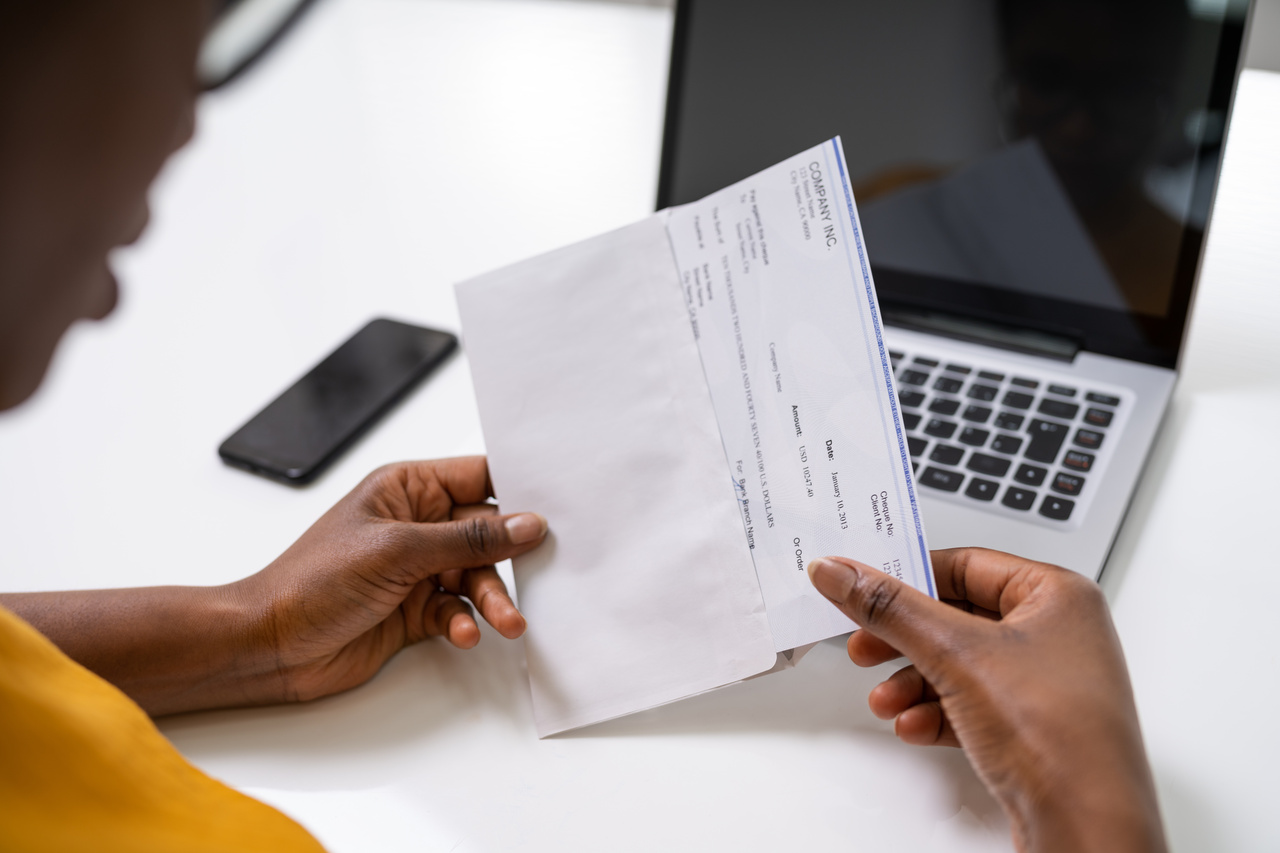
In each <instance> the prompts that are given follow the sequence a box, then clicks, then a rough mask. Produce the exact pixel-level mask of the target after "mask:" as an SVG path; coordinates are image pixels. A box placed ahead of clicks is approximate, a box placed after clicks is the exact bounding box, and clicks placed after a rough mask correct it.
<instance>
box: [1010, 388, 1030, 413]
mask: <svg viewBox="0 0 1280 853" xmlns="http://www.w3.org/2000/svg"><path fill="white" fill-rule="evenodd" d="M1034 400H1035V397H1032V396H1031V395H1030V394H1019V393H1018V392H1017V391H1010V392H1009V393H1008V394H1005V395H1004V404H1005V405H1006V406H1008V407H1009V408H1011V409H1029V408H1031V403H1032V402H1033V401H1034Z"/></svg>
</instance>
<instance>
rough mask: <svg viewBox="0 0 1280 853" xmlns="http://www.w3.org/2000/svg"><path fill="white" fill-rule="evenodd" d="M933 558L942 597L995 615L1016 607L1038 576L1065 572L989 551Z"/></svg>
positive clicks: (941, 553)
mask: <svg viewBox="0 0 1280 853" xmlns="http://www.w3.org/2000/svg"><path fill="white" fill-rule="evenodd" d="M930 556H931V557H932V558H933V577H934V579H935V580H936V581H937V584H938V597H939V598H943V599H954V600H956V601H968V602H971V603H973V604H975V605H977V606H978V607H981V608H983V609H985V610H988V611H991V612H994V613H1008V612H1009V611H1010V610H1012V609H1013V608H1014V607H1015V606H1017V604H1018V603H1019V602H1020V601H1022V600H1023V599H1025V598H1026V596H1027V594H1028V593H1029V592H1030V591H1031V589H1033V588H1034V586H1035V580H1036V579H1037V578H1038V577H1040V576H1043V575H1044V574H1045V573H1053V572H1064V571H1066V569H1061V568H1058V567H1057V566H1051V565H1049V564H1048V563H1036V562H1033V561H1031V560H1025V559H1023V558H1022V557H1015V556H1014V555H1013V554H1005V553H1003V552H1001V551H991V550H988V549H986V548H951V549H949V550H945V551H934V552H932V554H931V555H930Z"/></svg>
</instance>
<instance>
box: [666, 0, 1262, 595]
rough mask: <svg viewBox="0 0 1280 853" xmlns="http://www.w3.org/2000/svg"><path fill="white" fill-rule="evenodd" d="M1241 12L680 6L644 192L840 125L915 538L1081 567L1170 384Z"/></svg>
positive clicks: (1105, 531) (692, 185) (1095, 568)
mask: <svg viewBox="0 0 1280 853" xmlns="http://www.w3.org/2000/svg"><path fill="white" fill-rule="evenodd" d="M1248 12H1249V8H1248V6H1247V5H1245V4H1238V3H1235V2H1227V0H1217V2H1215V0H960V2H957V0H895V2H883V0H881V2H871V0H788V2H785V3H783V2H779V0H678V4H677V9H676V20H675V32H674V39H673V46H672V56H671V72H670V81H669V91H668V101H667V114H666V123H665V131H664V140H663V152H662V168H661V176H660V180H659V197H658V207H659V208H664V207H668V206H670V205H673V204H682V203H686V202H691V201H695V200H697V199H700V198H702V197H704V196H706V195H708V194H710V193H711V192H713V191H715V190H717V189H719V188H720V187H723V186H728V185H729V184H732V183H734V182H735V181H738V180H740V179H742V178H744V177H747V176H749V175H751V174H754V173H755V172H757V171H760V170H761V169H763V168H765V167H767V166H769V165H770V164H772V163H775V162H778V161H781V160H783V159H785V158H786V157H788V156H790V155H792V154H794V153H795V152H796V151H801V150H804V149H806V148H807V147H809V146H812V145H813V144H815V143H817V142H819V141H821V140H824V139H828V138H830V137H833V136H836V135H839V136H841V137H842V139H843V142H844V148H845V153H846V157H847V160H848V164H849V171H850V179H851V182H852V184H853V187H854V194H855V196H856V199H857V204H858V212H859V218H860V220H861V226H862V229H863V231H864V235H865V239H866V245H867V250H868V254H869V259H870V262H871V267H872V271H873V275H874V277H875V281H876V288H877V291H878V293H879V297H880V302H881V306H882V308H883V313H884V320H885V323H886V330H885V337H886V341H887V343H888V344H889V345H890V349H891V353H892V358H893V363H894V369H895V374H896V381H897V391H898V394H899V398H900V400H901V403H902V412H903V421H904V427H906V429H907V430H908V435H909V444H910V450H911V454H912V462H913V467H914V468H915V474H916V479H917V483H918V485H919V489H918V491H919V493H920V496H921V511H922V514H923V517H924V521H925V525H926V530H927V533H928V536H929V543H930V545H931V546H932V547H935V548H946V547H952V546H962V545H981V546H986V547H990V548H996V549H999V550H1003V551H1010V552H1013V553H1017V554H1021V555H1023V556H1026V557H1029V558H1032V559H1037V560H1043V561H1046V562H1050V563H1055V564H1058V565H1061V566H1066V567H1068V568H1071V569H1074V570H1076V571H1078V572H1080V573H1082V574H1086V575H1089V576H1091V577H1094V578H1097V577H1098V576H1099V575H1100V574H1101V572H1102V568H1103V565H1104V564H1105V562H1106V558H1107V555H1108V553H1109V551H1110V549H1111V546H1112V543H1113V542H1114V540H1115V537H1116V533H1117V531H1118V530H1119V526H1120V523H1121V521H1122V519H1123V517H1124V514H1125V511H1126V509H1127V507H1128V504H1129V502H1130V500H1131V498H1132V496H1133V493H1134V488H1135V486H1136V484H1137V481H1138V477H1139V475H1140V474H1141V471H1142V468H1143V464H1144V462H1145V460H1146V458H1147V456H1148V454H1149V453H1150V450H1151V447H1152V444H1153V443H1154V441H1155V438H1156V435H1157V432H1158V430H1159V427H1160V423H1161V420H1162V418H1163V416H1164V413H1165V410H1166V408H1167V407H1168V404H1169V400H1170V396H1171V394H1172V391H1173V387H1174V383H1175V381H1176V378H1177V369H1178V361H1179V356H1180V353H1181V350H1182V346H1183V342H1184V339H1185V332H1186V328H1187V321H1188V317H1189V312H1190V308H1191V303H1192V295H1193V292H1194V287H1195V281H1196V276H1197V272H1198V268H1199V265H1200V259H1201V255H1202V253H1203V249H1204V243H1205V239H1204V238H1205V232H1206V229H1207V228H1208V225H1209V220H1210V214H1211V212H1212V204H1213V197H1214V190H1215V187H1216V183H1217V179H1218V173H1219V163H1220V160H1221V156H1222V152H1223V147H1224V141H1225V136H1226V129H1227V125H1228V119H1229V115H1230V107H1231V100H1232V95H1233V92H1234V89H1235V85H1236V80H1237V78H1238V73H1239V65H1240V58H1241V53H1242V50H1241V48H1242V43H1243V41H1244V36H1245V32H1246V29H1247V17H1248ZM854 556H856V555H854Z"/></svg>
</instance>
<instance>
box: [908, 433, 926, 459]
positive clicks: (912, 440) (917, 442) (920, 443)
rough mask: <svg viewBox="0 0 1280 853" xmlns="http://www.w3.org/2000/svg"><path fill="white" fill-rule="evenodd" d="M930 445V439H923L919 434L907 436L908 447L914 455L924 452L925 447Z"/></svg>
mask: <svg viewBox="0 0 1280 853" xmlns="http://www.w3.org/2000/svg"><path fill="white" fill-rule="evenodd" d="M928 446H929V442H928V440H926V439H923V438H921V437H920V436H918V435H913V436H910V437H908V438H907V449H909V450H910V451H911V455H912V456H919V455H920V454H921V453H924V449H925V448H926V447H928Z"/></svg>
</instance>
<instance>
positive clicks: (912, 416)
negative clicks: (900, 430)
mask: <svg viewBox="0 0 1280 853" xmlns="http://www.w3.org/2000/svg"><path fill="white" fill-rule="evenodd" d="M902 425H903V426H904V427H906V428H907V429H915V428H916V427H918V426H920V416H919V415H917V414H916V413H915V412H903V413H902Z"/></svg>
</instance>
